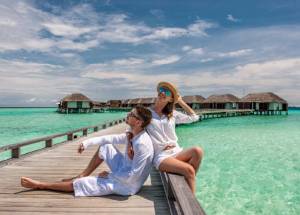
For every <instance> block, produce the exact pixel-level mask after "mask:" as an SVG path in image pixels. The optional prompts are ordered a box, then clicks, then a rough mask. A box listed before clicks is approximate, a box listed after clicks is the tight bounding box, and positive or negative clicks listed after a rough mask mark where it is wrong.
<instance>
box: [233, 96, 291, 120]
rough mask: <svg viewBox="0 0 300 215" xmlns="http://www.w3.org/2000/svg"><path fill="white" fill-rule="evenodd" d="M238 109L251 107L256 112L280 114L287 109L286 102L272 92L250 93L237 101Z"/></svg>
mask: <svg viewBox="0 0 300 215" xmlns="http://www.w3.org/2000/svg"><path fill="white" fill-rule="evenodd" d="M239 106H240V109H253V110H254V111H255V113H258V114H268V115H270V114H271V115H273V114H281V112H282V111H284V112H286V113H287V111H288V103H287V101H286V100H284V99H283V98H281V97H279V96H278V95H276V94H274V93H272V92H264V93H250V94H248V95H246V96H245V97H243V98H242V99H241V100H240V103H239Z"/></svg>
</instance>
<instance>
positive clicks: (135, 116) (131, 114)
mask: <svg viewBox="0 0 300 215" xmlns="http://www.w3.org/2000/svg"><path fill="white" fill-rule="evenodd" d="M127 116H128V117H134V118H136V119H139V120H141V118H140V117H139V116H138V115H136V114H135V113H134V112H132V111H130V112H129V113H127Z"/></svg>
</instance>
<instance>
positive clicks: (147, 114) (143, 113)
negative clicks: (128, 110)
mask: <svg viewBox="0 0 300 215" xmlns="http://www.w3.org/2000/svg"><path fill="white" fill-rule="evenodd" d="M135 109H136V112H137V115H138V116H139V117H140V118H141V120H142V121H143V124H142V128H145V127H147V125H149V124H150V122H151V119H152V113H151V111H150V110H149V109H148V108H146V107H144V106H137V107H135Z"/></svg>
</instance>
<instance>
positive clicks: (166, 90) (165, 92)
mask: <svg viewBox="0 0 300 215" xmlns="http://www.w3.org/2000/svg"><path fill="white" fill-rule="evenodd" d="M159 93H164V94H165V95H166V96H168V97H171V96H172V93H171V91H170V90H168V89H166V88H163V87H160V88H159Z"/></svg>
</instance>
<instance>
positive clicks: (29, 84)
mask: <svg viewBox="0 0 300 215" xmlns="http://www.w3.org/2000/svg"><path fill="white" fill-rule="evenodd" d="M299 11H300V1H297V0H252V1H240V0H201V1H196V0H194V1H192V0H185V1H179V0H178V1H177V0H163V1H162V0H160V1H156V0H153V1H140V0H118V1H117V0H102V1H101V0H97V1H96V0H90V1H88V0H84V1H79V0H77V1H75V0H74V1H71V0H57V1H14V0H10V1H6V0H0V106H56V103H57V102H58V101H59V100H60V99H62V98H63V97H64V96H66V95H68V94H70V93H78V92H80V93H83V94H85V95H87V96H88V97H89V98H91V99H92V100H96V101H106V100H109V99H126V98H135V97H152V96H156V90H155V89H156V85H157V83H158V82H160V81H169V82H172V83H174V84H175V85H177V87H178V88H179V91H180V94H181V95H202V96H204V97H208V96H209V95H212V94H225V93H231V94H234V95H236V96H238V97H243V96H245V95H246V94H248V93H256V92H274V93H276V94H277V95H279V96H281V97H282V98H284V99H286V100H287V101H288V102H289V105H290V106H300V13H299Z"/></svg>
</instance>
